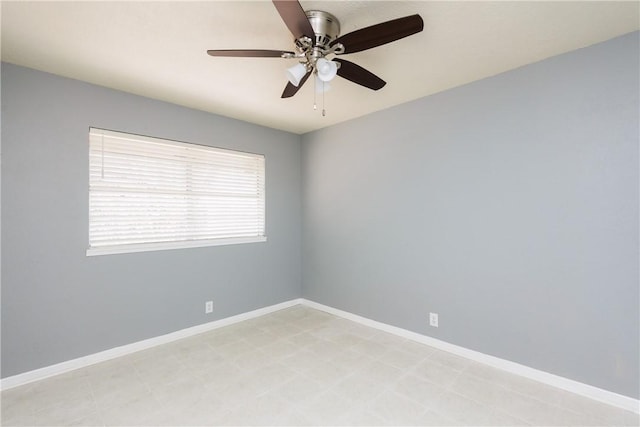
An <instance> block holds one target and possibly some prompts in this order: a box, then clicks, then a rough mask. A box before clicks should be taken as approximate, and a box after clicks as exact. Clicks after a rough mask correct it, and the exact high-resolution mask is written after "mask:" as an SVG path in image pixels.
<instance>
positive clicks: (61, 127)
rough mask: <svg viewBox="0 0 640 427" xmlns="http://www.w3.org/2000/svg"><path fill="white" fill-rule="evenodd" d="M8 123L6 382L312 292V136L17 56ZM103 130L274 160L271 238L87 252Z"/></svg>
mask: <svg viewBox="0 0 640 427" xmlns="http://www.w3.org/2000/svg"><path fill="white" fill-rule="evenodd" d="M2 125H3V126H2V149H3V158H2V377H7V376H10V375H14V374H18V373H21V372H25V371H28V370H32V369H36V368H40V367H43V366H47V365H51V364H54V363H57V362H62V361H65V360H68V359H72V358H75V357H79V356H84V355H87V354H91V353H95V352H98V351H101V350H105V349H109V348H112V347H115V346H119V345H123V344H127V343H131V342H135V341H139V340H142V339H146V338H150V337H154V336H158V335H161V334H165V333H168V332H173V331H176V330H179V329H182V328H186V327H189V326H193V325H197V324H201V323H205V322H208V321H212V320H215V319H219V318H223V317H228V316H231V315H234V314H238V313H242V312H246V311H250V310H253V309H256V308H260V307H264V306H268V305H271V304H276V303H279V302H283V301H287V300H290V299H293V298H298V297H299V296H300V280H301V278H300V269H301V267H300V265H301V261H300V246H301V241H300V227H301V226H300V219H301V213H300V210H301V206H300V193H301V189H300V175H301V173H300V138H299V136H297V135H293V134H289V133H286V132H281V131H276V130H272V129H268V128H264V127H260V126H256V125H252V124H248V123H243V122H240V121H236V120H231V119H227V118H224V117H219V116H215V115H212V114H207V113H204V112H200V111H195V110H189V109H186V108H182V107H178V106H175V105H171V104H167V103H162V102H158V101H154V100H150V99H146V98H142V97H138V96H134V95H130V94H126V93H122V92H117V91H113V90H110V89H106V88H102V87H98V86H93V85H90V84H86V83H82V82H79V81H75V80H70V79H65V78H61V77H57V76H53V75H50V74H45V73H41V72H38V71H34V70H30V69H26V68H21V67H17V66H13V65H10V64H3V65H2ZM90 126H95V127H98V128H104V129H112V130H117V131H123V132H132V133H137V134H143V135H149V136H155V137H161V138H169V139H175V140H179V141H187V142H193V143H199V144H207V145H212V146H217V147H224V148H232V149H239V150H244V151H251V152H255V153H262V154H264V155H265V156H266V167H267V170H266V182H267V201H266V206H267V212H266V213H267V224H266V227H267V236H268V241H267V242H266V243H255V244H242V245H232V246H217V247H208V248H194V249H182V250H168V251H158V252H146V253H133V254H123V255H106V256H96V257H87V256H85V250H86V248H87V239H88V231H87V229H88V220H87V216H88V213H87V209H88V133H89V127H90ZM210 299H212V300H213V301H214V307H215V309H214V313H213V314H212V315H205V314H204V303H205V300H210Z"/></svg>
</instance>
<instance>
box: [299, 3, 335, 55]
mask: <svg viewBox="0 0 640 427" xmlns="http://www.w3.org/2000/svg"><path fill="white" fill-rule="evenodd" d="M305 14H306V15H307V18H308V19H309V24H311V28H313V33H314V35H315V41H314V45H315V46H320V47H323V48H328V47H329V44H330V43H331V42H332V41H334V40H335V39H337V38H338V36H339V35H340V21H338V18H336V17H335V16H333V15H332V14H330V13H329V12H323V11H321V10H307V11H306V12H305Z"/></svg>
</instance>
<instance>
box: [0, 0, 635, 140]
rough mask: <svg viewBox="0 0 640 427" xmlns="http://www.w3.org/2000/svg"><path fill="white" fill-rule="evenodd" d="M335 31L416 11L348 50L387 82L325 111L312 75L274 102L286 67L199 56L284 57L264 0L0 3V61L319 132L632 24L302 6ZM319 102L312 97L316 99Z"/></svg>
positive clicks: (506, 12)
mask: <svg viewBox="0 0 640 427" xmlns="http://www.w3.org/2000/svg"><path fill="white" fill-rule="evenodd" d="M301 4H302V7H303V8H304V9H305V10H309V9H319V10H324V11H327V12H330V13H332V14H334V15H335V16H336V17H337V18H338V19H339V20H340V23H341V26H342V32H341V33H342V34H346V33H348V32H351V31H354V30H356V29H359V28H363V27H367V26H369V25H373V24H376V23H379V22H382V21H387V20H390V19H394V18H398V17H402V16H406V15H411V14H414V13H419V14H420V15H421V16H422V18H423V19H424V22H425V30H424V31H423V32H421V33H418V34H417V35H413V36H410V37H408V38H405V39H402V40H399V41H396V42H393V43H390V44H387V45H384V46H380V47H377V48H374V49H370V50H367V51H364V52H360V53H356V54H352V55H345V56H344V58H345V59H348V60H350V61H352V62H356V63H358V64H359V65H361V66H363V67H365V68H367V69H369V70H370V71H372V72H373V73H375V74H377V75H378V76H380V77H381V78H383V79H384V80H386V81H387V85H386V86H385V87H384V88H383V89H381V90H380V91H377V92H374V91H371V90H369V89H366V88H363V87H361V86H358V85H355V84H353V83H351V82H349V81H347V80H344V79H341V78H336V79H335V80H334V81H333V82H332V83H331V86H332V88H331V90H330V91H329V92H327V93H326V95H325V105H326V110H327V115H326V116H325V117H322V115H321V114H320V110H321V108H319V109H318V110H317V111H314V110H313V108H312V107H313V98H314V90H313V80H312V79H310V80H309V81H308V82H307V84H306V85H305V86H304V87H303V88H302V89H301V90H300V91H299V92H298V94H297V95H296V96H295V97H293V98H290V99H281V98H280V95H281V93H282V90H283V89H284V86H285V84H286V79H285V77H284V72H285V69H286V68H287V67H289V66H291V65H294V64H295V60H292V59H289V60H285V59H280V58H220V57H217V58H213V57H210V56H208V55H207V54H206V50H207V49H232V48H234V49H247V48H249V49H282V50H293V37H292V36H291V34H290V33H289V32H288V30H287V27H286V26H285V25H284V23H283V22H282V20H281V18H280V16H279V15H278V13H277V11H276V9H275V7H274V6H273V5H272V3H271V2H269V1H258V2H246V1H232V2H221V1H202V2H192V1H163V2H148V1H143V2H124V1H110V2H95V1H72V2H58V1H45V2H31V1H15V2H13V1H10V2H7V1H3V2H2V10H1V14H2V60H3V61H6V62H10V63H14V64H18V65H23V66H26V67H31V68H35V69H38V70H43V71H47V72H51V73H54V74H58V75H62V76H67V77H71V78H75V79H79V80H84V81H87V82H91V83H95V84H98V85H102V86H107V87H110V88H114V89H119V90H123V91H127V92H131V93H134V94H138V95H143V96H147V97H150V98H155V99H159V100H163V101H168V102H172V103H175V104H179V105H184V106H187V107H191V108H196V109H199V110H204V111H209V112H212V113H216V114H220V115H224V116H228V117H234V118H237V119H241V120H245V121H249V122H253V123H257V124H261V125H265V126H269V127H273V128H277V129H283V130H287V131H290V132H295V133H305V132H308V131H311V130H315V129H319V128H322V127H326V126H329V125H331V124H334V123H338V122H341V121H345V120H348V119H351V118H354V117H358V116H362V115H365V114H367V113H370V112H373V111H377V110H382V109H385V108H388V107H391V106H393V105H397V104H400V103H403V102H406V101H410V100H412V99H417V98H420V97H423V96H426V95H429V94H432V93H436V92H440V91H443V90H446V89H449V88H452V87H455V86H459V85H462V84H465V83H468V82H471V81H474V80H478V79H482V78H484V77H488V76H492V75H495V74H498V73H501V72H504V71H507V70H510V69H514V68H517V67H520V66H522V65H525V64H529V63H532V62H536V61H539V60H541V59H544V58H547V57H550V56H553V55H558V54H560V53H563V52H567V51H570V50H574V49H578V48H581V47H585V46H588V45H591V44H594V43H597V42H601V41H604V40H608V39H611V38H613V37H616V36H619V35H622V34H626V33H629V32H632V31H635V30H638V29H639V28H640V24H639V22H640V18H639V16H640V10H639V5H640V2H638V1H626V2H611V1H606V2H585V1H579V2H565V1H558V2H541V1H534V2H521V1H513V2H506V1H502V2H485V1H468V2H454V1H417V2H413V1H397V2H388V1H306V0H302V1H301ZM318 102H319V104H320V103H321V98H319V99H318Z"/></svg>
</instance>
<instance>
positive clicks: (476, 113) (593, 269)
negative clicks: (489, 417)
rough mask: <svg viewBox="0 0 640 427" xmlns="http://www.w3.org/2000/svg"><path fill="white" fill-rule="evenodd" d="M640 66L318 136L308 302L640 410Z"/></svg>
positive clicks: (405, 109)
mask: <svg viewBox="0 0 640 427" xmlns="http://www.w3.org/2000/svg"><path fill="white" fill-rule="evenodd" d="M638 51H639V43H638V33H634V34H631V35H627V36H624V37H621V38H618V39H614V40H612V41H609V42H606V43H602V44H599V45H595V46H591V47H589V48H586V49H582V50H579V51H574V52H571V53H568V54H565V55H561V56H557V57H554V58H550V59H548V60H545V61H542V62H539V63H536V64H532V65H529V66H526V67H523V68H520V69H517V70H515V71H511V72H507V73H504V74H501V75H498V76H495V77H492V78H488V79H485V80H482V81H478V82H475V83H472V84H469V85H466V86H463V87H459V88H456V89H453V90H449V91H446V92H442V93H439V94H436V95H433V96H430V97H426V98H422V99H420V100H417V101H415V102H411V103H408V104H404V105H401V106H398V107H396V108H392V109H388V110H385V111H382V112H379V113H375V114H371V115H369V116H365V117H362V118H360V119H357V120H353V121H350V122H346V123H343V124H341V125H337V126H333V127H330V128H328V129H324V130H321V131H317V132H313V133H309V134H306V135H304V136H303V148H302V156H303V167H302V169H303V188H302V194H303V296H304V297H305V298H309V299H311V300H314V301H317V302H320V303H323V304H327V305H330V306H333V307H337V308H340V309H343V310H347V311H349V312H352V313H356V314H359V315H362V316H365V317H368V318H372V319H375V320H378V321H381V322H385V323H388V324H392V325H396V326H399V327H402V328H406V329H409V330H412V331H416V332H419V333H424V334H427V335H430V336H433V337H436V338H438V339H442V340H444V341H447V342H450V343H454V344H457V345H461V346H464V347H467V348H470V349H474V350H477V351H480V352H483V353H486V354H490V355H494V356H498V357H501V358H504V359H507V360H511V361H515V362H518V363H521V364H524V365H528V366H531V367H534V368H537V369H541V370H543V371H547V372H551V373H554V374H557V375H561V376H564V377H568V378H572V379H575V380H578V381H581V382H584V383H587V384H592V385H594V386H597V387H601V388H604V389H607V390H611V391H614V392H618V393H621V394H624V395H628V396H631V397H635V398H638V397H639V394H640V393H639V391H638V389H639V384H638V381H639V380H638V379H639V376H640V373H639V371H638V369H639V368H638V360H639V350H638V347H639V345H638V340H639V335H640V331H639V327H638V323H639V321H638V319H639V318H640V313H639V309H638V300H639V285H638V283H639V278H638V267H639V266H638V257H639V252H638V204H639V203H638V145H639V142H638V129H639V122H638V114H639V112H640V105H639V99H638V96H639V95H638V94H639V89H640V88H639V83H638V80H639V77H638V76H639V69H638V68H639V67H638V64H639V58H638ZM389 84H390V85H393V82H389ZM430 311H433V312H437V313H439V314H440V327H439V328H438V329H436V328H431V327H429V326H428V312H430Z"/></svg>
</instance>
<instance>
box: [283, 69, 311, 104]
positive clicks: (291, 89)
mask: <svg viewBox="0 0 640 427" xmlns="http://www.w3.org/2000/svg"><path fill="white" fill-rule="evenodd" d="M310 75H311V71H309V72H308V73H307V74H305V75H304V77H303V78H302V80H300V84H299V85H298V86H295V85H293V84H291V82H288V83H287V86H285V88H284V91H283V92H282V96H281V97H280V98H291V97H292V96H293V95H295V94H296V93H297V92H298V91H299V90H300V88H301V87H302V85H303V84H304V82H306V81H307V79H308V78H309V76H310Z"/></svg>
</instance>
